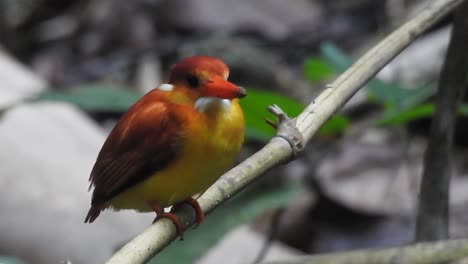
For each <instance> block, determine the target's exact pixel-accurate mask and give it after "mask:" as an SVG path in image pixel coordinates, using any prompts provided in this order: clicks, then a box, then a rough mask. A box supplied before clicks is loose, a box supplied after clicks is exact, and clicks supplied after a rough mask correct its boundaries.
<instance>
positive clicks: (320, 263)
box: [268, 239, 468, 264]
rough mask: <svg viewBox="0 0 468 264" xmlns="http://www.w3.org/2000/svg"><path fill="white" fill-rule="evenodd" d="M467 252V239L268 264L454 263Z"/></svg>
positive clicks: (358, 251) (318, 256)
mask: <svg viewBox="0 0 468 264" xmlns="http://www.w3.org/2000/svg"><path fill="white" fill-rule="evenodd" d="M467 256H468V239H460V240H448V241H440V242H432V243H418V244H413V245H410V246H403V247H395V248H387V249H377V250H376V249H366V250H356V251H350V252H344V253H334V254H323V255H316V256H307V257H300V258H298V259H296V260H287V261H279V262H268V264H275V263H278V264H279V263H282V264H329V263H333V264H367V263H369V264H373V263H379V264H391V263H412V264H432V263H452V262H453V261H456V260H460V259H462V258H465V257H467Z"/></svg>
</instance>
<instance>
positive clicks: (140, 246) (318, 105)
mask: <svg viewBox="0 0 468 264" xmlns="http://www.w3.org/2000/svg"><path fill="white" fill-rule="evenodd" d="M461 2H463V0H437V1H433V2H432V3H431V4H430V5H429V6H428V7H426V8H425V9H424V10H422V11H421V12H420V13H419V14H418V15H416V16H415V17H414V18H413V19H411V20H410V21H409V22H407V23H406V24H405V25H403V26H402V27H400V28H399V29H398V30H396V31H395V32H393V33H392V34H391V35H389V36H388V37H387V38H385V39H384V40H383V41H382V42H381V43H380V44H378V45H377V46H376V47H375V48H373V49H372V50H370V51H369V52H368V53H366V54H365V55H364V56H363V57H362V58H361V59H359V60H358V61H357V62H356V63H355V64H354V65H353V66H351V67H350V68H349V69H348V70H347V71H346V72H344V73H343V74H342V75H341V76H339V77H338V79H336V80H335V81H334V82H333V83H332V84H331V85H330V86H329V87H328V88H327V89H325V91H324V92H322V93H321V94H320V96H319V97H318V98H317V99H316V100H314V101H313V102H312V103H311V104H310V105H309V106H307V108H306V109H305V110H304V112H302V113H301V115H299V116H298V117H297V127H298V129H299V131H300V132H301V133H302V134H303V140H304V142H303V143H304V144H305V143H307V142H308V141H309V140H310V139H311V137H312V136H313V135H314V134H315V133H316V132H317V131H318V129H319V128H320V126H321V125H323V124H324V123H325V122H326V121H327V120H328V119H329V118H330V117H331V116H332V115H333V113H334V112H336V111H337V110H338V109H340V108H341V107H342V106H343V105H344V104H345V103H346V101H348V100H349V99H350V98H351V96H353V94H354V93H356V92H357V91H358V90H359V89H360V88H361V87H362V86H363V85H364V84H365V83H366V82H367V81H368V80H369V79H371V78H372V77H373V76H374V75H375V74H376V73H377V72H378V71H380V69H382V67H384V66H385V65H386V64H387V63H388V62H389V61H391V60H392V59H393V58H394V57H395V56H396V55H397V54H398V53H400V52H401V51H402V50H403V49H404V48H405V47H406V46H408V45H409V44H410V43H411V42H412V41H414V40H415V39H416V38H417V37H418V36H419V35H421V34H422V33H423V32H425V31H426V30H427V29H428V28H429V27H430V26H432V25H434V24H435V23H436V22H437V21H439V20H440V19H441V18H442V17H444V16H445V15H446V14H447V13H449V12H450V11H451V10H453V9H454V8H455V7H456V6H457V5H459V4H460V3H461ZM292 154H293V150H292V147H291V145H290V142H288V141H286V140H284V139H283V138H280V137H274V138H273V139H272V140H271V141H270V142H269V143H268V144H267V145H265V146H264V147H263V148H262V149H261V150H259V151H258V152H256V153H255V154H254V155H252V156H251V157H249V158H248V159H246V160H245V161H244V162H242V163H241V164H239V165H238V166H236V167H234V168H233V169H231V170H230V171H228V172H227V173H226V174H224V175H223V177H222V178H221V179H220V180H219V181H217V182H216V183H215V184H214V185H213V186H211V187H210V188H209V189H208V190H207V191H206V192H205V193H204V195H202V196H201V197H200V198H199V200H198V202H199V203H200V206H201V208H202V210H203V211H204V212H205V213H209V212H210V211H211V210H213V209H214V208H216V207H217V206H219V205H220V204H221V203H223V202H224V201H226V200H227V199H229V198H230V197H231V196H232V195H234V194H236V193H237V192H239V191H240V190H241V189H242V188H244V187H245V186H246V185H247V184H249V183H250V182H252V181H253V180H255V179H256V178H257V177H258V176H259V175H261V174H263V173H264V172H265V171H267V170H269V169H271V168H273V167H274V166H277V165H278V164H281V163H283V162H285V161H288V160H289V159H290V158H291V156H292ZM177 215H178V217H179V219H180V220H181V223H182V224H183V226H184V227H188V226H191V225H192V224H193V222H194V220H195V216H194V213H193V210H192V209H191V208H189V207H182V208H181V209H180V210H179V211H178V212H177ZM175 238H176V232H175V228H174V225H173V224H172V223H171V222H170V220H167V219H161V220H159V221H157V222H156V223H154V224H153V225H151V226H150V227H149V228H148V229H147V230H146V231H144V232H143V233H141V234H140V235H138V236H137V237H135V238H134V239H133V240H132V241H130V242H129V243H128V244H126V245H125V246H124V247H123V248H122V249H120V250H119V251H118V252H117V253H116V254H114V256H113V257H112V258H111V259H109V261H108V262H107V263H145V262H146V261H148V260H149V259H150V258H151V257H153V256H154V255H156V254H157V253H158V252H159V251H161V250H162V249H163V248H164V247H165V246H167V245H168V244H169V243H171V242H172V241H173V240H174V239H175Z"/></svg>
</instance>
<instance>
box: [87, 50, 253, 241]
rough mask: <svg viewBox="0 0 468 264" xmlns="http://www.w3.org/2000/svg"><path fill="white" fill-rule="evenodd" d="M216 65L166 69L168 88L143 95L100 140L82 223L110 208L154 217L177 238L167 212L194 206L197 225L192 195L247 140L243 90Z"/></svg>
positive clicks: (195, 60)
mask: <svg viewBox="0 0 468 264" xmlns="http://www.w3.org/2000/svg"><path fill="white" fill-rule="evenodd" d="M228 75H229V69H228V67H227V66H226V65H225V64H224V63H223V62H222V61H221V60H219V59H216V58H213V57H207V56H195V57H190V58H186V59H183V60H181V61H179V62H178V63H176V64H174V65H173V66H172V68H171V72H170V77H169V83H166V84H161V85H160V86H159V87H157V88H156V89H153V90H152V91H150V92H149V93H147V94H146V95H144V96H143V97H142V98H141V99H140V100H139V101H138V102H136V103H135V104H134V105H133V106H132V107H131V108H130V109H129V110H128V111H127V112H126V113H125V114H124V115H123V116H122V118H121V119H120V120H119V122H118V123H117V124H116V126H115V127H114V129H113V130H112V131H111V133H110V134H109V136H108V138H107V140H106V141H105V143H104V145H103V147H102V149H101V151H100V152H99V155H98V157H97V160H96V163H95V164H94V167H93V169H92V172H91V176H90V178H89V180H90V182H91V185H90V188H92V187H93V186H94V191H93V195H92V201H91V209H89V212H88V215H87V216H86V219H85V222H86V223H88V222H89V223H92V222H93V221H94V220H96V218H97V217H98V216H99V214H100V213H101V211H103V210H104V209H107V208H111V209H115V210H122V209H134V210H137V211H141V212H149V211H154V212H156V215H157V216H156V219H158V218H169V219H170V220H171V221H172V222H173V223H174V224H175V226H176V229H177V232H178V233H179V234H182V232H183V230H182V226H181V224H180V222H179V221H178V219H177V217H176V216H175V215H174V214H172V213H168V212H164V208H165V207H169V206H171V205H178V204H181V203H184V202H187V203H189V204H191V205H192V206H193V207H194V209H195V211H196V215H197V224H199V223H200V222H201V221H202V220H203V212H202V210H201V209H200V206H199V204H198V203H197V201H196V200H195V199H194V198H192V197H193V196H194V195H196V194H199V193H202V192H204V191H205V190H206V189H207V188H208V187H209V186H210V185H212V184H213V183H214V182H215V181H216V180H217V179H218V178H219V177H220V176H221V175H222V174H223V173H224V172H225V171H226V170H227V169H229V167H231V166H232V165H233V163H234V162H235V159H236V157H237V155H238V153H239V151H240V149H241V146H242V143H243V140H244V115H243V113H242V109H241V107H240V105H239V99H238V98H241V97H244V96H245V95H246V91H245V90H244V88H242V87H239V86H236V85H234V84H233V83H231V82H229V81H227V78H228Z"/></svg>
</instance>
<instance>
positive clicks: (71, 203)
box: [0, 102, 153, 264]
mask: <svg viewBox="0 0 468 264" xmlns="http://www.w3.org/2000/svg"><path fill="white" fill-rule="evenodd" d="M104 139H105V133H104V132H102V131H101V130H100V128H99V127H98V126H96V124H94V122H92V121H91V120H90V119H89V118H88V117H87V116H85V115H84V114H83V113H82V112H81V111H79V110H78V109H76V108H75V107H72V106H70V105H67V104H63V103H49V102H41V103H35V104H26V105H20V106H17V107H15V108H13V109H11V110H9V111H8V112H6V113H4V115H3V116H2V118H1V119H0V167H1V168H2V170H1V176H0V211H1V212H2V220H1V221H0V252H2V253H3V254H7V255H11V256H17V257H19V258H21V259H23V260H25V261H26V262H29V263H60V262H61V261H65V260H70V261H71V262H72V263H73V264H79V263H103V262H104V261H105V260H106V259H107V258H109V257H110V256H111V254H112V253H113V252H114V251H115V250H116V249H118V248H119V247H120V246H121V245H122V244H124V243H126V242H127V241H128V240H129V239H131V238H132V237H134V236H135V235H137V234H138V233H140V232H142V231H144V229H145V228H147V227H148V226H149V225H150V224H151V221H152V219H153V216H152V215H146V214H136V213H133V212H119V213H114V212H104V213H103V214H102V216H100V217H99V218H98V219H97V220H96V222H95V223H93V224H84V223H83V221H84V217H85V215H86V212H87V210H88V208H89V205H90V196H91V195H90V193H88V191H87V190H88V176H89V172H90V170H91V168H92V165H93V163H94V161H95V158H96V156H97V153H98V151H99V149H100V147H101V145H102V143H103V141H104Z"/></svg>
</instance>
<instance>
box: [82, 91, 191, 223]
mask: <svg viewBox="0 0 468 264" xmlns="http://www.w3.org/2000/svg"><path fill="white" fill-rule="evenodd" d="M148 95H150V94H148ZM148 95H147V96H148ZM174 107H176V106H174V105H173V104H171V103H170V102H167V101H163V100H158V98H157V97H154V96H153V98H151V97H150V96H149V97H148V98H145V97H143V98H142V99H141V100H140V101H139V102H138V103H137V104H135V105H134V106H133V107H132V108H130V110H129V111H128V112H127V113H125V114H124V116H123V117H122V118H121V120H120V121H119V122H118V123H117V125H116V126H115V127H114V129H113V130H112V132H111V133H110V135H109V137H108V138H107V140H106V142H105V143H104V145H103V147H102V149H101V151H100V153H99V155H98V157H97V160H96V163H95V165H94V167H93V170H92V172H91V175H90V179H89V180H90V182H91V185H90V188H91V187H92V186H94V191H93V196H92V202H91V209H90V211H89V213H88V216H87V217H86V220H85V222H92V221H94V219H96V217H97V216H98V215H99V213H100V211H101V205H102V204H104V203H105V202H107V201H109V200H110V199H112V198H113V197H115V196H116V195H118V194H119V193H121V192H123V191H125V190H126V189H128V188H131V187H132V186H134V185H136V184H137V183H140V182H142V181H144V180H145V179H147V178H148V177H150V176H151V175H153V174H154V173H156V172H157V171H159V170H162V169H164V168H165V167H167V166H168V165H169V164H170V163H171V162H172V161H173V160H174V159H175V158H177V155H178V153H179V150H180V146H181V144H182V141H183V138H184V133H183V128H182V124H181V123H182V120H181V117H180V114H177V111H174Z"/></svg>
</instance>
